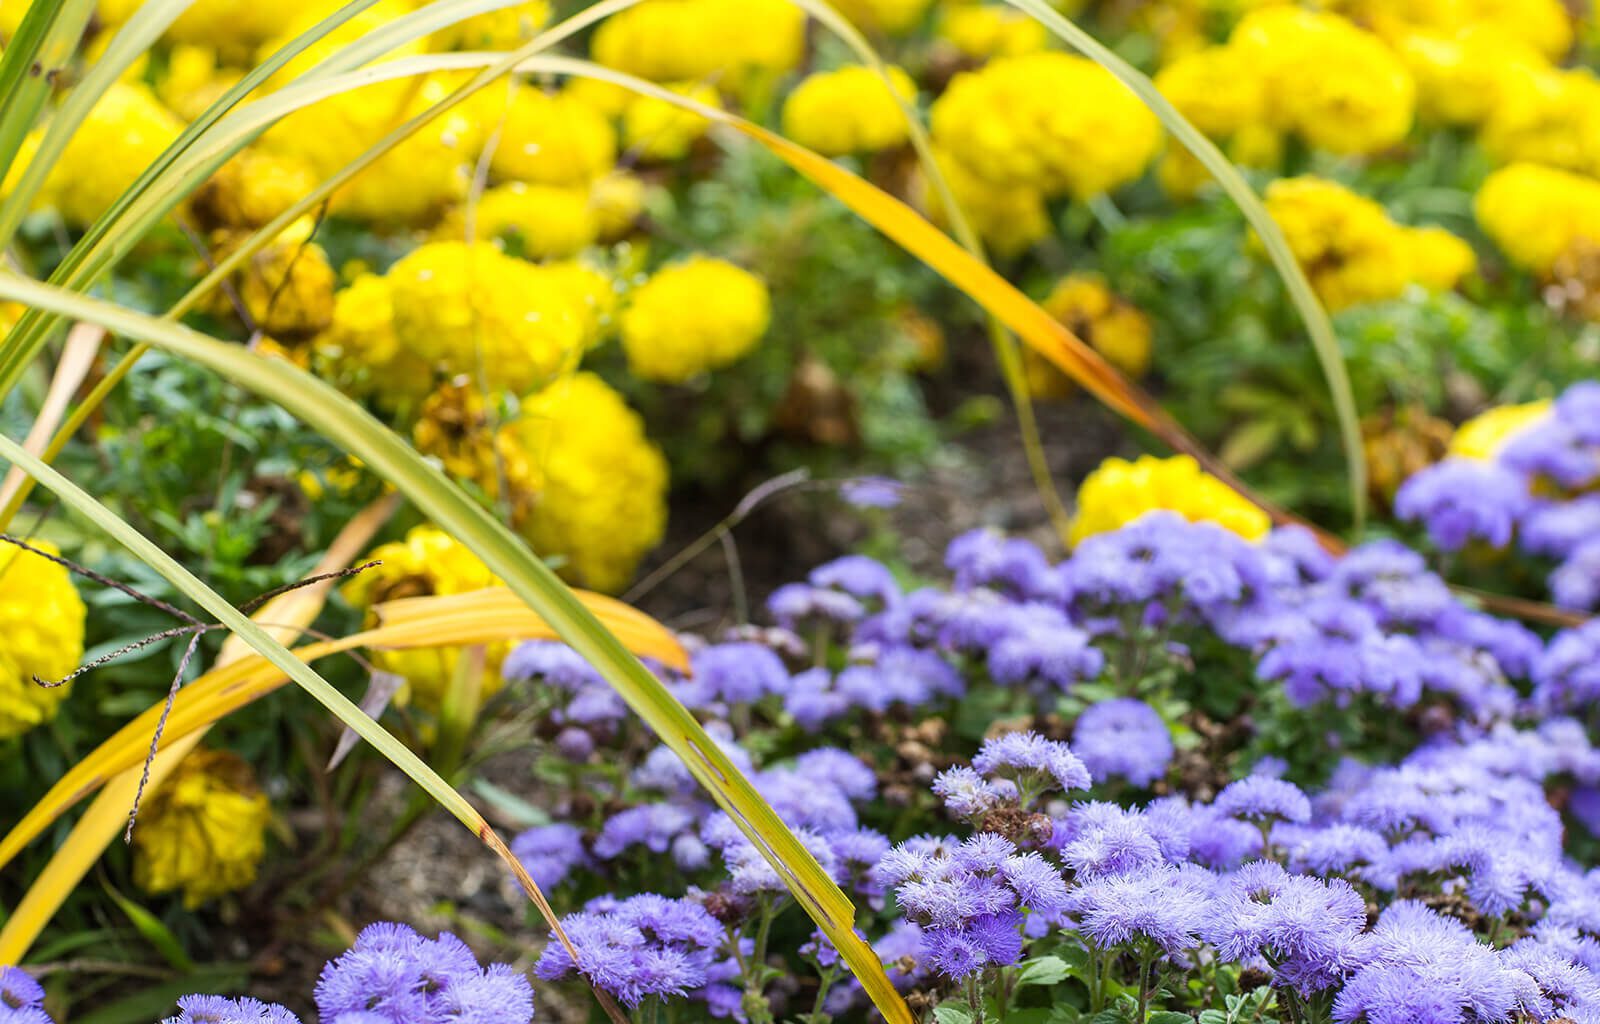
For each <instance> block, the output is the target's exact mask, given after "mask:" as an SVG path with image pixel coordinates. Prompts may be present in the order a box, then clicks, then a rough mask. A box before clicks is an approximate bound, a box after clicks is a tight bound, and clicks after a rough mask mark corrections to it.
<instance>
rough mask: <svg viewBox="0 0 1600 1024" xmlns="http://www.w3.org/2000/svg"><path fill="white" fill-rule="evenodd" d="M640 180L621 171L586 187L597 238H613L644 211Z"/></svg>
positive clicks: (623, 231)
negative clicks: (598, 235) (596, 229)
mask: <svg viewBox="0 0 1600 1024" xmlns="http://www.w3.org/2000/svg"><path fill="white" fill-rule="evenodd" d="M644 197H645V186H644V182H642V181H640V180H639V179H638V178H636V177H634V176H633V175H631V174H625V173H623V172H621V171H613V172H612V173H610V174H608V175H606V176H605V177H603V178H601V179H600V180H599V181H597V182H595V183H594V185H593V187H591V188H590V189H589V206H590V208H591V209H592V210H594V216H595V224H596V227H597V228H598V230H599V232H600V240H601V241H603V242H614V241H616V240H617V239H619V238H622V237H624V236H626V235H627V234H628V232H630V231H632V230H633V225H634V224H635V222H637V221H638V219H639V214H641V213H643V212H644Z"/></svg>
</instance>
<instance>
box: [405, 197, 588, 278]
mask: <svg viewBox="0 0 1600 1024" xmlns="http://www.w3.org/2000/svg"><path fill="white" fill-rule="evenodd" d="M472 216H473V230H474V231H475V233H476V235H477V237H479V238H503V239H513V240H515V241H516V242H518V243H519V244H520V246H521V251H522V254H523V255H524V256H527V257H528V258H530V259H546V258H550V257H556V258H559V257H564V256H572V255H575V254H577V253H579V252H581V251H582V250H583V249H585V248H586V247H588V246H590V245H593V244H594V242H595V239H596V238H598V237H599V233H600V225H599V222H598V219H597V218H596V216H595V211H594V208H593V206H592V205H591V204H590V200H589V190H588V189H586V188H570V187H567V186H563V185H528V184H525V183H523V182H520V181H511V182H507V183H506V184H504V185H496V186H495V187H494V188H491V189H488V190H486V191H485V192H484V193H483V195H481V196H479V197H478V203H477V206H476V208H475V209H474V210H473V211H472ZM466 221H467V213H466V211H465V210H464V209H459V210H456V211H454V212H452V213H451V215H450V216H448V217H446V218H445V219H444V220H443V221H441V222H440V224H439V226H438V228H436V229H435V230H434V237H435V238H438V239H440V240H449V239H453V238H461V237H462V236H463V235H464V234H465V233H466Z"/></svg>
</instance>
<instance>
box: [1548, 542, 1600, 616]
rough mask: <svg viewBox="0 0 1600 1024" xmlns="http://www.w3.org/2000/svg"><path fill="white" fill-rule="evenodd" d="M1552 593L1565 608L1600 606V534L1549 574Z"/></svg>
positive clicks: (1581, 609) (1583, 609)
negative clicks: (1599, 536)
mask: <svg viewBox="0 0 1600 1024" xmlns="http://www.w3.org/2000/svg"><path fill="white" fill-rule="evenodd" d="M1550 596H1551V597H1552V598H1554V599H1555V602H1556V604H1558V605H1560V606H1561V607H1563V608H1573V609H1576V610H1578V611H1585V612H1587V611H1594V610H1596V609H1597V608H1600V538H1596V539H1595V540H1591V541H1589V542H1587V543H1585V544H1581V545H1579V546H1578V548H1577V549H1576V550H1574V551H1573V552H1572V554H1571V555H1569V556H1568V557H1567V560H1566V561H1565V562H1562V563H1561V565H1559V566H1558V567H1557V568H1556V570H1555V571H1554V572H1552V573H1551V574H1550Z"/></svg>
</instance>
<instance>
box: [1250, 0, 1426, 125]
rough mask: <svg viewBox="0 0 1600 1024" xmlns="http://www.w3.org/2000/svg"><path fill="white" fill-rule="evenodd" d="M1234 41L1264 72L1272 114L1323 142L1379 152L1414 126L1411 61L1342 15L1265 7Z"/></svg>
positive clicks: (1252, 64)
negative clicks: (1406, 64)
mask: <svg viewBox="0 0 1600 1024" xmlns="http://www.w3.org/2000/svg"><path fill="white" fill-rule="evenodd" d="M1228 46H1229V47H1230V48H1233V49H1236V50H1237V51H1238V53H1239V58H1240V60H1241V61H1242V62H1243V66H1244V67H1247V68H1253V69H1254V70H1255V74H1257V75H1259V76H1261V84H1262V88H1263V89H1264V90H1265V94H1266V96H1267V97H1268V99H1269V101H1270V103H1271V109H1270V112H1269V115H1268V116H1269V119H1270V120H1272V122H1273V123H1274V124H1275V125H1276V126H1278V127H1280V128H1284V129H1291V130H1293V131H1294V132H1295V133H1296V134H1298V135H1299V136H1300V137H1301V138H1303V139H1305V140H1306V142H1308V143H1309V144H1311V145H1312V146H1315V147H1317V148H1318V149H1325V150H1328V151H1329V152H1332V153H1348V154H1365V153H1373V152H1377V151H1378V150H1381V149H1384V148H1386V147H1388V146H1392V145H1394V144H1395V143H1397V142H1399V141H1400V140H1401V139H1403V138H1405V136H1406V133H1407V132H1408V131H1410V129H1411V118H1412V112H1413V110H1414V108H1415V105H1416V84H1415V83H1414V82H1413V81H1412V79H1411V74H1410V72H1408V71H1407V70H1406V66H1405V64H1404V63H1403V62H1402V61H1401V60H1400V58H1399V57H1398V56H1397V55H1396V54H1395V52H1394V51H1393V50H1391V49H1390V48H1389V47H1388V46H1387V45H1386V44H1385V43H1384V42H1383V40H1382V39H1380V38H1378V37H1377V36H1375V35H1373V34H1372V33H1370V32H1365V31H1362V30H1361V29H1359V28H1357V27H1356V26H1355V25H1353V24H1351V23H1350V22H1349V21H1347V20H1345V19H1344V18H1341V17H1339V16H1338V15H1336V14H1324V13H1317V12H1313V11H1305V10H1301V9H1299V8H1296V7H1288V6H1274V7H1266V8H1262V9H1259V10H1256V11H1253V12H1252V13H1250V14H1248V15H1246V16H1245V18H1244V19H1243V20H1242V21H1240V22H1239V24H1238V26H1236V27H1235V28H1234V31H1233V34H1232V35H1231V36H1229V40H1228ZM1311 68H1314V69H1315V72H1314V73H1310V72H1308V70H1307V69H1311Z"/></svg>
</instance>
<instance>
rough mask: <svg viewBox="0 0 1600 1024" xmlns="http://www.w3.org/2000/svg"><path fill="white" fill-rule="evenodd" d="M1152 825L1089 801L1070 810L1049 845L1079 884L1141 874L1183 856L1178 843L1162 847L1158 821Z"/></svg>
mask: <svg viewBox="0 0 1600 1024" xmlns="http://www.w3.org/2000/svg"><path fill="white" fill-rule="evenodd" d="M1152 824H1153V823H1152V822H1151V821H1149V820H1146V818H1145V816H1144V815H1142V814H1141V813H1140V812H1139V811H1137V810H1130V809H1127V808H1123V807H1118V806H1117V805H1116V804H1112V803H1105V802H1102V801H1093V802H1090V803H1083V804H1078V805H1077V806H1075V807H1073V809H1072V811H1071V812H1070V813H1069V814H1068V815H1067V817H1066V818H1065V819H1064V820H1062V821H1060V822H1058V823H1057V825H1056V829H1055V834H1054V835H1053V836H1052V837H1051V842H1052V844H1053V845H1056V846H1057V847H1058V852H1059V854H1060V857H1061V861H1062V863H1063V864H1066V865H1067V866H1068V867H1070V868H1072V870H1073V871H1074V872H1076V873H1077V876H1078V878H1079V879H1080V880H1083V879H1091V878H1104V877H1108V876H1113V875H1133V874H1141V873H1144V872H1147V871H1149V870H1151V869H1153V868H1156V867H1158V866H1160V865H1162V864H1164V863H1167V861H1169V860H1176V859H1181V857H1182V856H1183V855H1184V854H1185V853H1187V849H1186V847H1184V846H1183V844H1181V843H1180V844H1178V845H1176V846H1172V845H1166V844H1163V843H1162V841H1161V839H1160V838H1158V836H1157V831H1158V829H1159V827H1160V823H1159V821H1158V822H1156V823H1155V824H1156V827H1154V828H1153V827H1152ZM1172 853H1176V854H1177V856H1176V857H1170V856H1169V854H1172Z"/></svg>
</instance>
